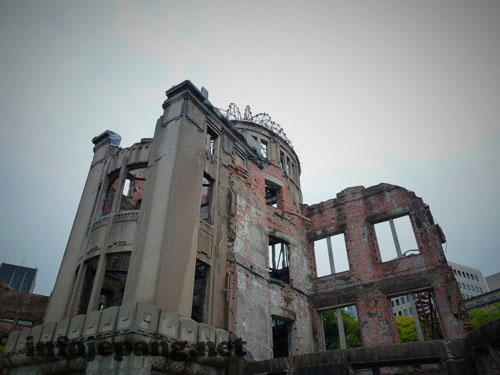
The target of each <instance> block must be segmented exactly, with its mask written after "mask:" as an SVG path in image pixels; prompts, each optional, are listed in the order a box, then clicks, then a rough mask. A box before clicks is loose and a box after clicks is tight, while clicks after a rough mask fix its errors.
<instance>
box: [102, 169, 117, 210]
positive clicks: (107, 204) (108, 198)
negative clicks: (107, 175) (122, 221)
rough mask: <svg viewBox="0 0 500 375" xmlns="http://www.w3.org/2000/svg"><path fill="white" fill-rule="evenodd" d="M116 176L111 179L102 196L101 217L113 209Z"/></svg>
mask: <svg viewBox="0 0 500 375" xmlns="http://www.w3.org/2000/svg"><path fill="white" fill-rule="evenodd" d="M118 181H119V180H118V176H115V177H114V178H111V179H110V181H109V184H108V188H107V189H106V193H105V195H104V202H103V204H102V210H101V215H108V214H110V213H111V210H112V209H113V200H114V198H115V193H116V191H117V190H118Z"/></svg>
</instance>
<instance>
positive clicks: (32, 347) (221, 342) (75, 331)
mask: <svg viewBox="0 0 500 375" xmlns="http://www.w3.org/2000/svg"><path fill="white" fill-rule="evenodd" d="M235 341H236V339H235V337H231V336H230V334H229V332H228V331H226V330H223V329H218V328H215V327H213V326H210V325H207V324H203V323H197V322H195V321H194V320H192V319H190V318H187V317H182V316H179V315H177V314H175V313H171V312H168V311H162V310H159V309H158V308H156V307H155V306H152V305H149V304H140V303H129V304H124V305H122V306H120V307H118V306H114V307H110V308H108V309H106V310H104V311H94V312H92V313H90V314H87V315H76V316H74V317H72V318H66V319H63V320H61V321H59V322H57V323H47V324H43V325H37V326H35V327H32V328H27V329H24V330H23V331H19V332H13V333H12V334H11V335H10V336H9V339H8V341H7V344H6V347H5V351H4V353H3V354H2V356H1V357H0V369H1V368H4V369H5V372H4V373H8V374H31V373H41V372H43V373H61V372H75V373H85V372H86V373H109V372H110V371H118V372H119V373H126V372H127V371H132V372H134V371H139V373H148V374H149V373H150V372H151V369H152V368H153V367H154V368H157V369H159V370H162V371H164V372H166V371H174V370H175V371H177V370H179V371H181V373H191V372H189V371H190V370H187V369H195V370H196V371H195V370H193V372H192V373H199V371H202V370H203V368H205V370H203V371H205V372H206V371H208V373H214V374H216V373H224V369H223V368H224V365H225V362H226V360H225V358H226V357H230V356H234V355H243V354H244V353H243V350H242V346H241V344H240V346H239V348H241V349H238V348H236V349H234V348H235V345H238V344H237V343H236V344H234V343H235ZM153 342H164V343H167V344H168V349H166V348H165V347H163V346H162V345H159V346H158V347H157V353H154V352H153V350H152V349H151V348H153V346H152V343H153ZM125 343H127V344H125ZM42 344H43V345H42ZM62 344H64V345H62ZM129 344H130V346H131V347H132V348H131V349H130V350H129V351H128V353H127V350H128V349H127V348H128V347H127V346H126V345H129ZM148 344H149V346H148ZM200 344H201V345H200ZM41 345H42V346H41ZM40 347H42V348H44V349H40ZM61 347H62V349H61ZM175 350H177V353H176V354H175V356H176V357H174V354H173V351H175ZM238 350H239V351H238ZM103 352H105V353H104V354H103ZM220 353H222V354H223V355H221V354H220ZM120 357H121V358H120ZM176 358H177V360H175V359H176ZM176 369H177V370H176ZM182 371H184V372H182ZM197 371H198V372H197ZM203 371H202V372H203ZM174 373H175V372H174Z"/></svg>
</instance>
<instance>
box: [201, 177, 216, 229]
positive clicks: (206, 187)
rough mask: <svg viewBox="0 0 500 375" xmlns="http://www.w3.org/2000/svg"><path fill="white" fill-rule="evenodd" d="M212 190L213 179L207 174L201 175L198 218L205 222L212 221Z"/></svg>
mask: <svg viewBox="0 0 500 375" xmlns="http://www.w3.org/2000/svg"><path fill="white" fill-rule="evenodd" d="M212 191H213V181H211V180H210V178H209V177H208V176H206V175H205V176H203V183H202V187H201V206H200V219H201V220H203V221H206V222H207V223H212V214H211V211H212V209H211V208H212Z"/></svg>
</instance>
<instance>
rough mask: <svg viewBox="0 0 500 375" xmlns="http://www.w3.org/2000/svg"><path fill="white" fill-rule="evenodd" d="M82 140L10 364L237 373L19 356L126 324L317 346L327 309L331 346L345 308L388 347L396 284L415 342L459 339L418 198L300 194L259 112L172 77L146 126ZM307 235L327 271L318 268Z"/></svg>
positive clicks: (456, 306)
mask: <svg viewBox="0 0 500 375" xmlns="http://www.w3.org/2000/svg"><path fill="white" fill-rule="evenodd" d="M92 141H93V143H94V145H95V147H94V157H93V160H92V163H91V165H90V170H89V174H88V177H87V181H86V183H85V186H84V189H83V194H82V198H81V201H80V204H79V207H78V211H77V213H76V218H75V221H74V224H73V228H72V230H71V234H70V237H69V240H68V244H67V248H66V252H65V254H64V258H63V260H62V264H61V268H60V270H59V274H58V277H57V281H56V284H55V287H54V291H53V293H52V295H51V298H50V302H49V305H48V308H47V311H46V316H45V320H44V324H43V325H40V326H36V327H33V328H31V330H26V331H23V332H21V333H20V334H15V335H14V334H13V335H11V337H10V338H9V342H8V344H7V347H6V355H4V365H6V367H8V368H11V369H12V370H11V371H12V373H13V374H14V373H16V374H17V373H19V374H21V373H24V372H22V371H23V368H25V367H26V368H30V369H33V368H35V367H36V366H41V365H40V363H42V362H43V363H44V366H45V367H44V368H45V370H44V371H45V373H58V372H57V371H62V370H61V369H62V368H64V369H67V368H71V369H72V371H73V372H74V373H85V372H87V373H107V371H111V370H112V369H115V370H116V369H121V371H122V372H124V371H132V370H134V371H136V372H134V373H150V372H151V373H193V374H194V373H196V374H198V373H200V374H201V373H210V374H211V373H214V374H219V373H235V374H236V373H238V372H237V370H234V369H233V370H231V371H229V372H224V371H228V370H227V366H228V364H227V362H224V365H221V363H222V362H217V361H215V360H214V361H213V362H210V363H208V364H207V363H205V362H203V363H198V362H195V363H190V364H189V366H188V365H187V364H182V363H180V364H179V363H177V364H175V363H174V362H169V361H163V362H162V361H161V360H160V359H158V358H153V357H144V358H143V357H140V358H139V357H134V358H135V359H132V357H129V358H128V359H127V360H125V361H121V362H116V363H115V362H113V361H112V360H110V359H109V357H108V358H103V357H98V358H100V360H95V361H90V362H89V361H84V360H81V359H79V358H74V359H72V360H71V361H69V362H67V361H66V362H65V361H62V360H61V358H55V359H53V361H52V362H49V361H48V360H46V359H40V360H39V361H38V363H39V364H33V362H30V360H29V358H28V360H26V359H25V357H22V353H23V350H24V347H25V346H26V342H27V338H28V337H29V336H31V337H33V341H34V342H35V343H37V342H50V341H52V342H54V341H56V339H57V337H61V336H67V337H68V338H69V340H75V341H78V340H80V341H82V342H85V340H91V339H92V340H98V341H99V340H106V339H107V338H108V339H109V340H115V341H116V340H118V337H124V336H123V335H130V332H134V334H135V335H136V336H140V337H143V338H147V337H149V338H151V337H166V338H169V339H172V340H182V341H187V342H188V343H196V342H203V341H206V340H208V341H213V342H215V343H220V342H223V341H224V340H232V337H233V334H234V335H235V336H236V337H240V338H242V339H243V340H244V341H245V342H246V343H245V345H244V347H245V350H246V352H247V354H246V356H245V361H261V360H270V359H272V358H277V357H283V356H296V355H301V354H305V353H313V352H321V351H324V350H325V333H324V329H323V323H322V315H323V314H324V312H325V311H329V310H333V311H335V314H336V315H337V316H338V318H339V322H340V323H339V324H338V326H339V336H340V347H342V348H345V347H346V342H345V332H343V325H342V323H341V320H342V314H341V308H342V307H345V306H350V307H351V308H352V309H354V310H355V311H356V315H357V318H358V322H359V330H360V340H361V345H362V346H363V348H368V349H369V348H371V347H376V346H380V345H389V344H397V343H398V342H399V337H398V331H397V329H396V325H395V320H394V316H393V311H392V307H391V298H394V297H398V296H409V295H415V296H416V298H417V299H416V302H414V304H415V309H416V310H418V315H417V314H415V316H418V317H417V318H416V319H415V321H416V323H417V326H418V331H419V335H420V339H421V340H426V339H427V340H430V339H433V340H438V339H453V340H461V339H463V338H464V337H465V336H466V334H467V332H468V331H469V330H470V323H469V320H468V316H467V314H466V309H465V306H464V303H463V301H462V298H461V295H460V290H459V288H458V286H457V283H456V281H455V278H454V275H453V272H452V270H451V268H450V267H449V266H448V265H447V263H446V259H445V256H444V254H443V250H442V247H441V244H442V243H443V242H444V241H445V239H444V234H443V232H442V231H441V229H440V228H439V226H438V225H437V224H436V223H435V222H434V220H433V217H432V215H431V212H430V210H429V207H428V206H427V205H426V204H425V203H424V202H423V201H422V199H420V198H419V197H418V196H416V195H415V194H414V193H413V192H410V191H408V190H406V189H404V188H402V187H398V186H393V185H389V184H380V185H377V186H373V187H369V188H364V187H361V186H359V187H351V188H347V189H345V190H343V191H342V192H340V193H338V194H337V196H336V197H334V198H332V199H331V200H328V201H325V202H321V203H318V204H313V205H306V204H304V203H303V201H302V193H301V186H300V174H301V164H300V160H299V158H298V156H297V154H296V153H295V151H294V149H293V147H292V146H291V143H290V141H289V140H288V139H287V137H286V136H285V134H284V132H283V130H282V129H281V128H280V127H279V126H278V125H276V124H275V123H273V122H271V121H270V119H269V118H268V116H266V115H252V114H251V112H250V110H249V109H248V108H247V110H246V111H245V113H244V114H241V113H239V111H238V109H237V108H236V107H234V106H231V107H230V109H229V110H228V111H227V112H226V113H222V112H221V111H219V110H218V109H217V108H215V107H214V106H213V105H212V104H211V103H210V102H209V101H208V94H207V92H206V90H202V91H201V92H200V91H199V90H198V89H197V88H196V87H195V86H194V85H193V84H192V83H190V82H189V81H185V82H183V83H181V84H179V85H177V86H175V87H173V88H171V89H170V90H168V91H167V100H166V101H165V102H164V104H163V114H162V116H160V118H159V119H158V121H157V124H156V129H155V133H154V137H153V138H151V139H149V138H147V139H142V140H141V141H140V142H138V143H135V144H134V145H132V146H131V147H127V148H121V147H120V136H119V135H118V134H116V133H113V132H111V131H106V132H104V133H102V134H101V135H99V136H97V137H95V138H94V139H93V140H92ZM400 218H405V219H406V220H408V223H410V224H411V228H412V230H413V233H414V238H415V241H416V244H417V248H413V249H406V248H403V247H402V246H401V245H400V244H399V241H398V234H397V230H396V226H395V225H394V222H395V221H396V220H398V219H400ZM380 223H385V224H387V225H390V228H391V230H392V233H393V238H394V241H395V244H396V249H397V252H396V254H395V255H394V257H393V259H390V260H386V259H383V257H382V256H381V252H380V249H379V243H378V241H377V235H376V231H375V226H376V225H378V224H380ZM339 238H342V239H343V240H342V241H341V242H343V243H344V244H345V249H346V257H347V260H348V263H347V265H348V266H347V267H346V268H347V269H345V270H342V271H341V272H340V270H336V268H335V264H336V259H335V254H336V253H335V251H334V250H335V249H333V246H332V244H333V243H338V239H339ZM320 244H323V245H324V246H325V247H324V251H325V254H326V255H325V258H324V260H322V261H321V262H322V263H328V265H327V267H329V270H330V272H328V274H327V275H324V276H322V277H318V273H317V270H316V267H317V264H318V262H317V260H316V259H315V257H316V255H317V254H318V253H319V252H318V246H320ZM315 247H316V249H315ZM136 336H134V337H136ZM126 337H129V336H126ZM422 345H423V343H422ZM443 345H444V344H443ZM76 357H77V356H76ZM23 358H24V359H23ZM311 358H313V357H311ZM311 360H313V359H311ZM35 362H36V361H35ZM438 362H439V358H438ZM255 363H262V362H255ZM49 364H50V366H53V367H50V368H49V367H48V366H49ZM23 366H24V367H23ZM33 366H35V367H33ZM57 366H59V367H57ZM65 366H66V367H65ZM183 366H184V367H183ZM197 366H198V367H197ZM203 366H205V367H206V366H209V367H210V371H212V372H210V371H209V370H207V369H206V368H205V367H203ZM217 366H219V367H217ZM221 366H222V367H221ZM224 366H226V367H224ZM271 367H272V366H271ZM202 368H205V370H202ZM224 368H225V369H224ZM57 369H59V370H57ZM200 369H201V370H200ZM16 371H17V372H16ZM26 371H28V370H26ZM51 371H52V372H51ZM65 371H66V370H65ZM68 371H69V370H68ZM197 371H198V372H197ZM203 371H206V372H203ZM245 371H246V373H248V374H250V373H258V372H251V370H248V369H247V370H245ZM255 371H257V370H255ZM267 372H268V370H265V371H264V370H262V371H261V373H267ZM130 373H132V372H130ZM269 373H270V371H269ZM279 373H283V374H284V373H286V372H279Z"/></svg>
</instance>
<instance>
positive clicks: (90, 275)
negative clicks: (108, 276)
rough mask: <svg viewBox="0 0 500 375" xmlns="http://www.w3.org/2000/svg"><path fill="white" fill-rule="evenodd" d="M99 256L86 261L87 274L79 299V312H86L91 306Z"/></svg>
mask: <svg viewBox="0 0 500 375" xmlns="http://www.w3.org/2000/svg"><path fill="white" fill-rule="evenodd" d="M98 262H99V257H94V258H91V259H89V260H87V261H86V262H85V276H84V277H83V283H82V287H81V289H80V296H79V299H78V314H86V313H87V309H88V307H89V301H90V295H91V293H92V288H93V286H94V280H95V274H96V272H97V264H98Z"/></svg>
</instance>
